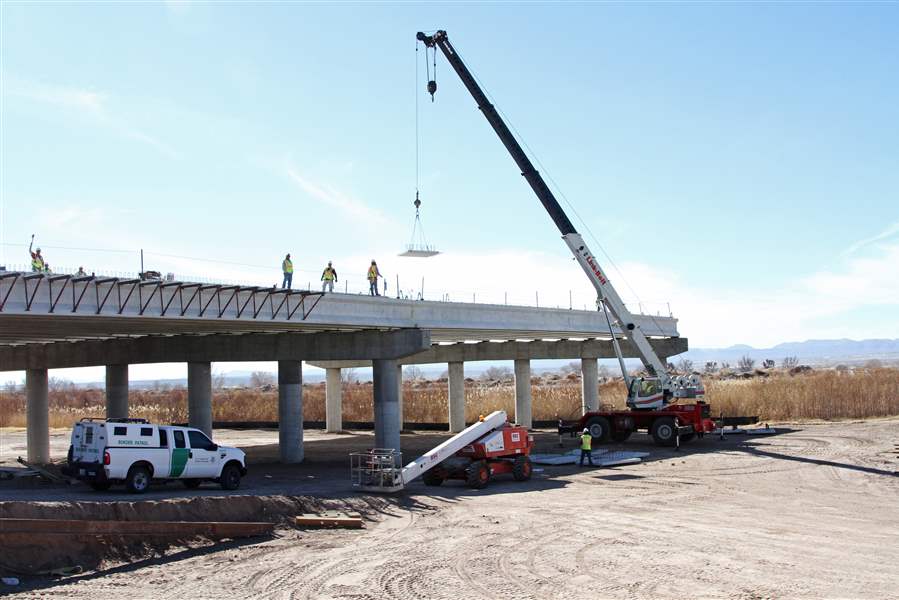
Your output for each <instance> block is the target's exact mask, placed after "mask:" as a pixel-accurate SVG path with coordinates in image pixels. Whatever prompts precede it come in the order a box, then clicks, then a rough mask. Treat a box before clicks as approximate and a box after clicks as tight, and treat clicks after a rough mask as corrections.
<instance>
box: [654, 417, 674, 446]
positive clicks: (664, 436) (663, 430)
mask: <svg viewBox="0 0 899 600" xmlns="http://www.w3.org/2000/svg"><path fill="white" fill-rule="evenodd" d="M651 433H652V439H653V440H655V443H656V446H674V445H675V444H676V443H677V431H676V430H675V428H674V419H673V418H672V417H659V418H658V419H656V420H655V421H653V422H652V431H651Z"/></svg>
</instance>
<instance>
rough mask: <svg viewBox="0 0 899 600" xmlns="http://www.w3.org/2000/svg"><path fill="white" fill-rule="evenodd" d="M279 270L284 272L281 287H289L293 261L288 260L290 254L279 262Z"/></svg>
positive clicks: (291, 283) (291, 281) (291, 282)
mask: <svg viewBox="0 0 899 600" xmlns="http://www.w3.org/2000/svg"><path fill="white" fill-rule="evenodd" d="M281 271H283V272H284V281H282V282H281V289H282V290H283V289H288V290H289V289H290V288H291V286H292V285H293V261H291V260H290V254H288V255H287V256H285V257H284V262H282V263H281Z"/></svg>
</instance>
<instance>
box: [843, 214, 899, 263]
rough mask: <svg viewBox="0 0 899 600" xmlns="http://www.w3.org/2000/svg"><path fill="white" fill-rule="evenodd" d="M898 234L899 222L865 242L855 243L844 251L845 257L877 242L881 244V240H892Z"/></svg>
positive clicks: (866, 239)
mask: <svg viewBox="0 0 899 600" xmlns="http://www.w3.org/2000/svg"><path fill="white" fill-rule="evenodd" d="M897 234H899V221H896V222H895V223H893V224H892V225H889V226H887V228H886V229H884V230H883V231H881V232H880V233H878V234H877V235H872V236H871V237H868V238H865V239H863V240H859V241H857V242H855V243H854V244H852V245H850V246H849V247H848V248H846V249H845V250H844V251H843V256H848V255H850V254H853V253H855V252H858V251H859V250H861V249H862V248H864V247H865V246H870V245H871V244H873V243H875V242H879V241H881V240H885V239H888V238H891V237H893V236H894V235H897Z"/></svg>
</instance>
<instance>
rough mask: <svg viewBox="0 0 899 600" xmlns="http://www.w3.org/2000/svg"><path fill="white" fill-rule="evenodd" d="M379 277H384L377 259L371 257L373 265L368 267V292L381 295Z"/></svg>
mask: <svg viewBox="0 0 899 600" xmlns="http://www.w3.org/2000/svg"><path fill="white" fill-rule="evenodd" d="M378 277H383V275H381V272H380V271H379V270H378V263H376V262H375V259H371V266H370V267H369V268H368V292H369V293H370V294H371V295H372V296H380V295H381V294H379V293H378Z"/></svg>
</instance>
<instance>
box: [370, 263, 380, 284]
mask: <svg viewBox="0 0 899 600" xmlns="http://www.w3.org/2000/svg"><path fill="white" fill-rule="evenodd" d="M377 278H378V267H376V266H374V265H372V266H371V267H369V268H368V280H369V281H375V280H376V279H377Z"/></svg>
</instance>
